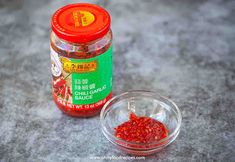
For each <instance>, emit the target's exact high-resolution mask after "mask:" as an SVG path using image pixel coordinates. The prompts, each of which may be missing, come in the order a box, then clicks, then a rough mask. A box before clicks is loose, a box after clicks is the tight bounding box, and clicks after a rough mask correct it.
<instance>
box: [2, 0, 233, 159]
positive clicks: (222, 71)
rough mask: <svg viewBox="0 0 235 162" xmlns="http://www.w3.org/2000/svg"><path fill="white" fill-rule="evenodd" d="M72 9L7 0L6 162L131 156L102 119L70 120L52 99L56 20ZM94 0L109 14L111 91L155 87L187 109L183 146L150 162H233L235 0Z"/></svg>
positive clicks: (57, 2)
mask: <svg viewBox="0 0 235 162" xmlns="http://www.w3.org/2000/svg"><path fill="white" fill-rule="evenodd" d="M72 2H78V1H71V0H51V1H49V0H40V1H39V0H0V161H1V162H8V161H10V162H21V161H27V162H41V161H43V162H44V161H45V162H60V161H66V162H70V161H71V162H72V161H91V159H90V157H93V156H98V157H102V156H109V157H111V156H115V157H118V156H124V157H125V156H127V155H126V154H124V153H122V152H120V151H119V150H118V149H116V148H115V147H113V145H112V144H110V143H109V142H108V141H107V140H106V139H105V137H104V136H103V135H102V133H101V131H100V125H99V117H98V116H97V117H94V118H89V119H77V118H71V117H68V116H66V115H64V114H62V113H61V112H60V111H59V110H58V109H57V108H56V106H55V104H54V103H53V101H52V96H51V82H50V81H51V74H50V57H49V33H50V16H51V14H52V13H53V12H54V11H55V10H56V9H57V8H59V7H61V6H63V5H65V4H68V3H72ZM87 2H92V3H99V4H100V5H102V6H104V7H105V8H106V9H107V10H108V11H109V12H110V13H111V16H112V29H113V32H114V87H113V92H114V94H115V95H116V94H120V93H121V92H124V91H126V90H130V89H148V90H154V91H157V92H159V93H161V94H163V95H165V96H169V97H170V98H171V99H172V100H174V101H175V102H176V103H177V104H178V106H179V107H180V109H181V110H182V115H183V123H182V129H181V133H180V135H179V137H178V138H177V140H176V141H175V142H174V143H173V144H172V145H170V146H169V147H167V148H166V149H164V150H163V151H161V152H159V153H158V154H155V155H152V156H150V157H146V159H145V161H148V162H158V161H159V162H160V161H161V162H168V161H173V162H189V161H195V162H196V161H197V162H198V161H201V162H212V161H218V162H234V161H235V1H233V0H207V1H206V0H145V1H143V0H112V1H109V0H107V1H102V0H97V1H87ZM97 161H109V160H107V159H106V160H102V159H100V160H97ZM114 161H117V160H114ZM127 161H133V160H127Z"/></svg>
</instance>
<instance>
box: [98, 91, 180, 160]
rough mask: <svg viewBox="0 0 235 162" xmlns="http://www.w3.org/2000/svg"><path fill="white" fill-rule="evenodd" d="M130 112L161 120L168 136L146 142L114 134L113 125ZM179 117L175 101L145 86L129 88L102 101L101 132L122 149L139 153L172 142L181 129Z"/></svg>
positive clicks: (147, 152)
mask: <svg viewBox="0 0 235 162" xmlns="http://www.w3.org/2000/svg"><path fill="white" fill-rule="evenodd" d="M130 112H134V113H135V114H136V115H137V116H147V117H151V118H154V119H156V120H158V121H160V122H162V123H163V124H165V126H166V127H167V129H168V136H167V137H166V138H164V139H161V140H160V141H156V142H153V143H147V144H146V143H136V142H128V141H125V140H122V139H120V138H117V137H116V136H115V135H114V133H115V130H114V128H116V127H117V126H118V125H120V124H122V123H124V122H126V121H128V120H129V115H130ZM181 120H182V116H181V113H180V110H179V108H178V107H177V106H176V104H175V103H174V102H172V101H171V100H169V99H168V98H166V97H163V96H161V95H159V94H157V93H155V92H150V91H144V90H136V91H129V92H125V93H123V94H121V95H118V96H116V97H113V98H112V99H111V100H109V101H108V102H107V103H106V104H105V105H104V107H103V109H102V110H101V114H100V122H101V129H102V132H103V134H104V136H105V137H106V138H107V139H108V140H109V141H110V142H111V143H113V144H114V145H115V146H117V147H118V148H120V149H121V150H123V151H124V152H126V153H128V154H132V155H138V156H145V155H150V154H154V153H156V152H158V151H160V150H161V149H163V148H164V147H166V146H167V145H169V144H170V143H172V142H173V141H174V140H175V139H176V137H177V136H178V134H179V132H180V126H181Z"/></svg>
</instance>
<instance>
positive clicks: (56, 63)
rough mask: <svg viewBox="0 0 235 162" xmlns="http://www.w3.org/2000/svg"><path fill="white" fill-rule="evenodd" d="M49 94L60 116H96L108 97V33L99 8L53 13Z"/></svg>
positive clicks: (86, 6)
mask: <svg viewBox="0 0 235 162" xmlns="http://www.w3.org/2000/svg"><path fill="white" fill-rule="evenodd" d="M51 26H52V32H51V37H50V40H51V71H52V95H53V99H54V101H55V103H56V105H57V107H58V108H60V109H61V110H62V111H63V112H64V113H66V114H68V115H71V116H77V117H88V116H94V115H96V114H98V113H99V112H100V110H101V108H102V107H103V105H104V104H105V102H106V101H108V100H109V99H110V98H111V96H112V32H111V29H110V16H109V14H108V12H107V11H106V10H104V9H103V8H101V7H99V6H96V5H93V4H86V3H78V4H72V5H67V6H64V7H62V8H60V9H59V10H57V11H56V12H55V13H54V15H53V16H52V21H51Z"/></svg>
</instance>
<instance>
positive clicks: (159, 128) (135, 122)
mask: <svg viewBox="0 0 235 162" xmlns="http://www.w3.org/2000/svg"><path fill="white" fill-rule="evenodd" d="M115 136H116V137H118V138H120V139H122V140H125V141H128V142H137V143H152V142H156V141H159V140H161V139H163V138H165V137H167V136H168V130H167V128H166V126H165V125H164V124H163V123H161V122H160V121H157V120H155V119H153V118H150V117H145V116H143V117H138V116H136V114H134V113H133V112H132V113H130V118H129V120H128V121H127V122H124V123H122V124H121V125H119V126H117V127H116V128H115Z"/></svg>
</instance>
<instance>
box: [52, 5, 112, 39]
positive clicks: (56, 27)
mask: <svg viewBox="0 0 235 162" xmlns="http://www.w3.org/2000/svg"><path fill="white" fill-rule="evenodd" d="M110 21H111V20H110V16H109V13H108V12H107V11H106V10H105V9H103V8H101V7H99V6H97V5H94V4H87V3H77V4H71V5H67V6H64V7H62V8H60V9H59V10H57V11H56V12H55V13H54V14H53V16H52V21H51V27H52V31H53V32H54V33H55V34H56V35H57V36H58V37H59V38H61V39H64V40H66V41H69V42H76V43H84V42H89V41H92V40H95V39H98V38H101V37H102V36H104V35H105V34H106V33H107V32H108V31H109V30H110Z"/></svg>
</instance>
